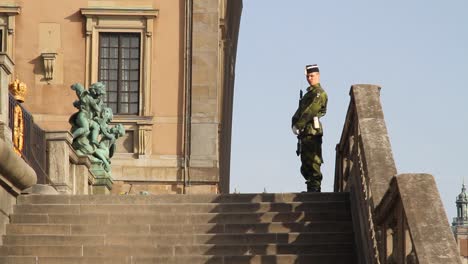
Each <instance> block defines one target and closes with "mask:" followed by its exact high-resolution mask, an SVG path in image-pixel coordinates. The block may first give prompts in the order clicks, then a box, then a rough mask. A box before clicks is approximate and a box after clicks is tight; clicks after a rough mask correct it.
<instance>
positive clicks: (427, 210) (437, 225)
mask: <svg viewBox="0 0 468 264" xmlns="http://www.w3.org/2000/svg"><path fill="white" fill-rule="evenodd" d="M396 182H397V185H398V190H399V193H400V197H401V201H402V205H403V210H404V212H405V214H406V219H407V221H408V228H409V230H410V233H411V238H412V241H413V244H414V249H415V251H416V255H417V257H418V262H419V263H420V264H430V263H461V261H460V253H459V252H458V250H457V245H456V242H455V239H454V236H453V233H452V231H451V229H450V226H449V224H448V223H449V222H448V219H447V215H446V214H445V209H444V206H443V205H442V201H441V200H440V194H439V191H438V190H437V186H436V183H435V180H434V177H432V175H429V174H402V175H398V177H396Z"/></svg>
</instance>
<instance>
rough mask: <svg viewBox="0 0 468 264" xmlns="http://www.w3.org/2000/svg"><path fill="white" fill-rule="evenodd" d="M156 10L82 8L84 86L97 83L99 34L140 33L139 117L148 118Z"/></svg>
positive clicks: (149, 113)
mask: <svg viewBox="0 0 468 264" xmlns="http://www.w3.org/2000/svg"><path fill="white" fill-rule="evenodd" d="M158 13H159V11H158V10H157V9H128V8H125V9H120V8H81V14H82V15H83V16H85V17H86V66H85V68H86V69H85V74H86V76H85V83H86V84H87V85H90V84H91V83H94V82H97V81H98V56H97V55H98V52H99V33H100V32H120V33H126V32H129V33H140V34H141V40H140V41H141V43H140V47H141V54H140V58H141V62H140V63H141V65H140V69H141V71H140V109H139V115H140V116H150V115H151V64H152V63H151V58H152V50H153V23H154V19H155V18H156V17H157V16H158Z"/></svg>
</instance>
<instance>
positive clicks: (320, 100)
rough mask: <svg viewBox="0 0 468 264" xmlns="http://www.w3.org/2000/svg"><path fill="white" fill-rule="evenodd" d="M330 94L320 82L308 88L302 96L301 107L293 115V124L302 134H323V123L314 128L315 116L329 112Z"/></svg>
mask: <svg viewBox="0 0 468 264" xmlns="http://www.w3.org/2000/svg"><path fill="white" fill-rule="evenodd" d="M327 103H328V96H327V93H326V92H325V91H324V90H323V89H322V87H321V86H320V84H316V85H313V86H310V87H309V88H307V93H306V94H305V95H304V97H302V100H301V102H300V104H299V108H298V109H297V111H296V113H294V116H293V117H292V125H291V126H295V127H296V128H297V129H299V131H300V135H301V136H306V135H316V136H320V135H323V128H322V124H321V123H320V125H319V127H318V128H314V125H313V123H314V117H319V118H320V117H322V116H324V115H325V114H326V112H327Z"/></svg>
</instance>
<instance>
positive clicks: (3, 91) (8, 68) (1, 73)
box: [0, 53, 14, 144]
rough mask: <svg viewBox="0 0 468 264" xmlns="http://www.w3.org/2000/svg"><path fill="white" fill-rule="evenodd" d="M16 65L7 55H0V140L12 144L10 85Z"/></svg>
mask: <svg viewBox="0 0 468 264" xmlns="http://www.w3.org/2000/svg"><path fill="white" fill-rule="evenodd" d="M13 69H14V63H13V61H12V60H11V58H10V57H9V56H8V55H7V54H6V53H0V138H1V139H3V140H5V141H6V142H9V143H10V144H12V139H11V129H10V127H9V126H8V122H9V118H8V105H9V104H8V84H9V83H10V79H11V73H12V72H13Z"/></svg>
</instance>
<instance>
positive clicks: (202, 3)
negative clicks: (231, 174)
mask: <svg viewBox="0 0 468 264" xmlns="http://www.w3.org/2000/svg"><path fill="white" fill-rule="evenodd" d="M218 2H219V1H217V0H194V1H193V46H192V102H191V106H192V109H191V111H192V116H191V135H190V152H191V153H190V164H189V166H190V170H189V171H190V173H189V179H188V180H189V181H190V182H189V185H190V187H187V190H186V192H187V193H194V192H196V193H215V192H217V187H218V183H219V167H218V164H219V155H218V142H219V136H218V129H219V109H218V107H219V104H220V98H219V95H220V94H219V90H220V86H219V84H218V78H219V72H218V70H219V67H218V66H219V61H218V59H219V58H218V55H219V43H218V29H219V28H218V22H219V21H218V20H219V18H218V16H219V14H218V12H219V3H218Z"/></svg>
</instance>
